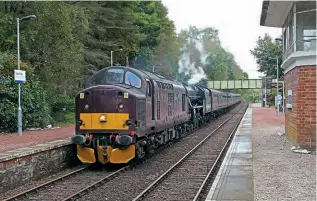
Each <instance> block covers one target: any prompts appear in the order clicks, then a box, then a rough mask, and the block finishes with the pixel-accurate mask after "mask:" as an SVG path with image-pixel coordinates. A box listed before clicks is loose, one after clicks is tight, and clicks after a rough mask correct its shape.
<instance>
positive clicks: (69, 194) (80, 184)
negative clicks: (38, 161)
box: [3, 166, 129, 201]
mask: <svg viewBox="0 0 317 201" xmlns="http://www.w3.org/2000/svg"><path fill="white" fill-rule="evenodd" d="M128 168H129V166H126V167H123V168H121V169H119V170H116V171H114V172H105V171H92V170H90V169H89V167H88V166H86V167H82V168H79V169H77V170H75V171H72V172H70V173H68V174H65V175H62V176H60V177H58V178H56V179H53V180H51V181H48V182H46V183H44V184H41V185H38V186H36V187H34V188H31V189H28V190H26V191H23V192H21V193H19V194H17V195H14V196H12V197H9V198H6V199H4V200H3V201H11V200H12V201H13V200H58V201H61V200H70V199H73V198H76V197H77V196H80V194H81V193H85V192H86V191H88V190H90V189H91V188H94V187H96V186H98V185H100V184H102V182H106V181H109V180H111V179H113V178H114V177H115V176H117V175H118V174H120V173H122V172H123V171H126V170H127V169H128ZM92 178H95V179H94V181H93V180H92ZM51 195H53V196H54V197H51ZM65 197H66V198H65Z"/></svg>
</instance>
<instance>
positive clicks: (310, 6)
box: [296, 1, 316, 51]
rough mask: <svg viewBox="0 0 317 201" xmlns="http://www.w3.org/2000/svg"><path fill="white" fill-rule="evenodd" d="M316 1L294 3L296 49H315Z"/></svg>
mask: <svg viewBox="0 0 317 201" xmlns="http://www.w3.org/2000/svg"><path fill="white" fill-rule="evenodd" d="M314 9H316V2H315V1H311V2H297V3H296V12H297V13H296V51H311V50H316V10H314Z"/></svg>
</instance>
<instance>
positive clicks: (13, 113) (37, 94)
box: [0, 52, 51, 132]
mask: <svg viewBox="0 0 317 201" xmlns="http://www.w3.org/2000/svg"><path fill="white" fill-rule="evenodd" d="M16 60H17V59H16V57H15V56H13V55H12V54H9V53H4V52H0V72H1V73H0V74H1V76H0V103H1V104H0V111H1V112H0V120H1V124H0V131H2V132H14V131H16V129H17V109H18V85H17V84H16V83H14V80H13V76H12V74H13V69H14V66H16V63H17V62H16ZM23 66H24V65H23ZM24 67H25V66H24ZM8 69H10V71H9V70H8ZM29 69H30V68H29ZM25 70H27V72H31V71H30V70H28V68H26V67H25ZM27 78H28V80H27V83H26V84H21V95H22V113H23V128H26V127H41V128H43V127H45V126H47V125H48V123H49V122H50V121H51V117H50V108H49V106H48V104H47V103H46V93H45V91H44V89H43V88H42V87H41V84H40V82H39V81H38V80H37V79H36V78H35V77H34V76H32V74H30V73H27Z"/></svg>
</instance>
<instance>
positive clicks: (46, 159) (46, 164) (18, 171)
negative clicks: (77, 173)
mask: <svg viewBox="0 0 317 201" xmlns="http://www.w3.org/2000/svg"><path fill="white" fill-rule="evenodd" d="M75 164H78V160H77V157H76V151H75V146H73V145H71V144H69V145H65V146H61V147H57V148H52V149H48V150H45V151H40V152H37V153H33V154H30V155H24V156H21V157H17V158H13V159H9V160H4V161H0V193H3V192H4V191H7V190H10V189H13V188H16V187H19V186H21V185H23V184H25V183H27V182H29V181H30V180H36V179H40V178H42V177H46V176H49V175H51V174H54V173H57V172H58V171H61V170H62V169H64V168H66V167H69V166H73V165H75Z"/></svg>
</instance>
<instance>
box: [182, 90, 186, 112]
mask: <svg viewBox="0 0 317 201" xmlns="http://www.w3.org/2000/svg"><path fill="white" fill-rule="evenodd" d="M182 110H183V111H185V94H182Z"/></svg>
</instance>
